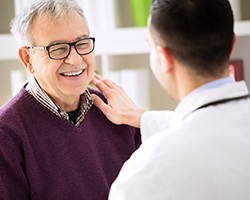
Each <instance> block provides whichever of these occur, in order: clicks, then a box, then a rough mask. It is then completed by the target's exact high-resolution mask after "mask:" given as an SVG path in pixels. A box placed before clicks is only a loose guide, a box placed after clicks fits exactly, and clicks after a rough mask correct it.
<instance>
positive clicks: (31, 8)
mask: <svg viewBox="0 0 250 200" xmlns="http://www.w3.org/2000/svg"><path fill="white" fill-rule="evenodd" d="M71 11H75V12H77V13H78V14H79V15H80V16H81V17H82V19H83V20H84V21H85V22H86V24H87V21H86V18H85V16H84V13H83V10H82V8H81V7H80V5H78V2H77V1H76V0H33V1H32V2H31V3H30V4H29V5H28V6H27V7H26V8H25V9H24V10H22V11H21V12H20V13H19V14H18V15H17V16H16V17H15V18H14V19H13V20H12V21H11V24H10V27H11V32H12V33H13V35H14V37H15V38H16V40H17V41H18V43H19V45H20V46H29V45H32V44H33V43H35V41H34V40H35V39H34V35H32V24H33V22H34V21H35V20H36V19H37V17H38V16H41V15H43V14H44V15H46V16H48V17H50V20H52V22H55V21H57V20H58V19H60V18H62V17H64V16H65V14H67V13H68V12H71Z"/></svg>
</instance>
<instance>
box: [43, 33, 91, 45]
mask: <svg viewBox="0 0 250 200" xmlns="http://www.w3.org/2000/svg"><path fill="white" fill-rule="evenodd" d="M88 37H89V35H86V34H85V35H82V36H80V37H77V38H76V39H74V40H73V41H71V42H74V41H77V40H80V39H84V38H88ZM58 43H69V41H66V40H55V41H52V42H50V43H49V44H48V46H49V45H52V44H58Z"/></svg>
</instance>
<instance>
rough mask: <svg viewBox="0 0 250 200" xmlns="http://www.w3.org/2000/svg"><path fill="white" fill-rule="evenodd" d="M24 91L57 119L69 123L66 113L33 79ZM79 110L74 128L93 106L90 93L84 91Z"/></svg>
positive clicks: (32, 78)
mask: <svg viewBox="0 0 250 200" xmlns="http://www.w3.org/2000/svg"><path fill="white" fill-rule="evenodd" d="M26 90H27V91H28V92H29V93H30V94H31V95H32V96H33V97H34V98H35V99H36V100H37V101H38V102H40V103H41V104H42V105H44V106H45V107H46V108H48V109H49V110H50V111H51V112H53V113H54V114H56V115H57V116H58V117H60V118H62V119H65V120H67V121H69V122H71V121H70V120H69V115H68V114H67V112H65V111H63V110H62V109H61V108H60V107H59V106H58V105H57V104H56V103H54V102H53V101H52V99H51V98H50V97H49V96H48V94H47V93H46V92H45V91H44V90H43V89H42V88H41V87H40V85H39V84H38V82H37V81H36V79H35V78H34V77H31V79H30V81H29V83H28V85H27V86H26ZM80 98H81V100H80V109H79V115H78V118H77V120H76V123H75V126H79V125H80V124H81V122H82V121H83V120H84V118H85V116H86V114H87V112H88V110H89V109H90V108H91V106H92V105H93V100H92V98H91V95H90V92H89V90H88V89H86V90H85V92H84V93H83V94H81V96H80ZM71 123H72V122H71Z"/></svg>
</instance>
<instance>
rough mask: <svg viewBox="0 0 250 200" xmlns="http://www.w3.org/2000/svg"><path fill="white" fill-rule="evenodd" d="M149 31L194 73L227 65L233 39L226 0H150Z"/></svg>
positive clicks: (216, 72) (213, 72)
mask: <svg viewBox="0 0 250 200" xmlns="http://www.w3.org/2000/svg"><path fill="white" fill-rule="evenodd" d="M150 12H151V20H150V24H149V27H150V31H151V33H152V36H153V39H154V41H155V43H156V44H158V45H161V46H162V47H164V48H165V49H167V50H168V51H169V52H171V54H172V55H174V57H175V58H176V59H178V60H179V61H180V62H182V63H183V64H184V65H185V66H187V67H189V68H190V69H191V70H192V71H193V72H195V73H196V74H197V75H202V76H217V75H219V74H221V73H223V72H224V71H225V70H226V69H227V64H228V60H229V57H230V53H231V50H232V46H233V42H234V31H233V29H234V27H233V24H234V19H233V13H232V9H231V6H230V3H229V2H228V0H153V2H152V5H151V10H150Z"/></svg>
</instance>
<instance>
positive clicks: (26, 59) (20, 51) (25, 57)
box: [18, 47, 34, 74]
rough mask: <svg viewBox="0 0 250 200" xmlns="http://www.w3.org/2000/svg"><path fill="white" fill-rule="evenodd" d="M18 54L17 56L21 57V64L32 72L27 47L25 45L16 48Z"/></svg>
mask: <svg viewBox="0 0 250 200" xmlns="http://www.w3.org/2000/svg"><path fill="white" fill-rule="evenodd" d="M18 55H19V58H20V59H21V61H22V63H23V65H24V66H25V68H26V69H27V70H28V71H29V72H30V73H31V74H33V73H34V69H33V67H32V64H31V58H30V52H29V49H28V48H27V47H20V48H19V49H18Z"/></svg>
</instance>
